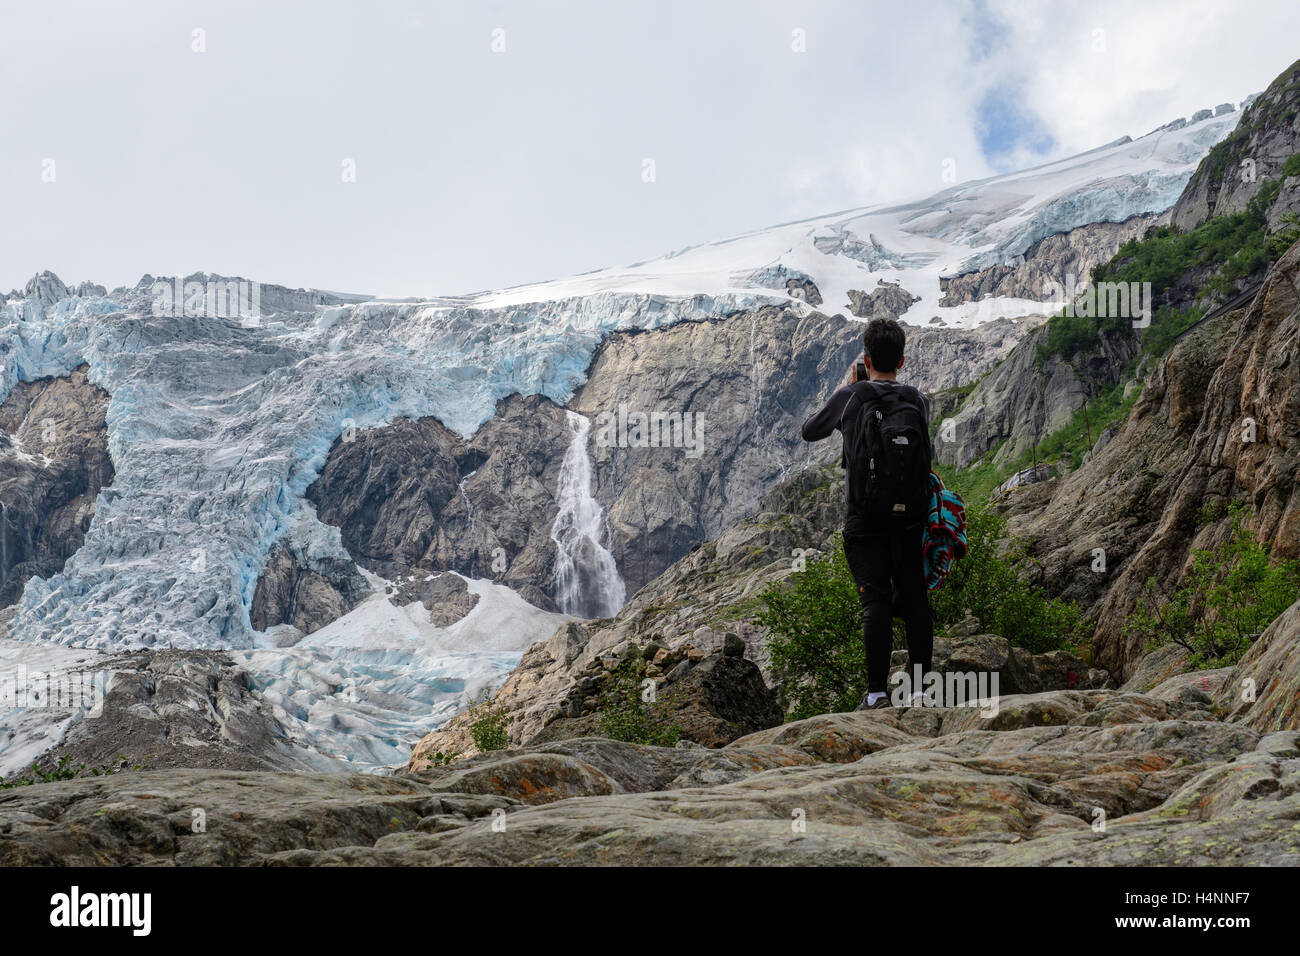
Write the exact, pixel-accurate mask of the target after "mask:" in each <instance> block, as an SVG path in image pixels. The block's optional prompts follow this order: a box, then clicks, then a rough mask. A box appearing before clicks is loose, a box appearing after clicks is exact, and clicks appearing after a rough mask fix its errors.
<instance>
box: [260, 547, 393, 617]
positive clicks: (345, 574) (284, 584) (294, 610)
mask: <svg viewBox="0 0 1300 956" xmlns="http://www.w3.org/2000/svg"><path fill="white" fill-rule="evenodd" d="M369 593H370V585H369V584H368V583H367V582H366V579H365V578H363V577H362V576H361V575H360V574H359V573H358V572H357V569H356V567H355V566H353V565H352V564H351V563H350V562H347V561H340V560H338V559H337V558H325V559H322V560H320V561H317V562H316V565H315V567H304V562H303V561H301V560H300V559H299V558H298V557H296V556H295V555H294V554H293V553H292V551H291V550H290V549H289V548H287V547H285V546H283V545H280V546H277V547H276V548H275V549H274V550H273V551H272V552H271V557H270V560H268V561H267V563H266V566H265V567H264V568H263V569H262V574H261V576H260V577H259V578H258V581H257V590H256V591H255V592H254V594H253V605H252V607H251V608H250V609H249V615H248V616H249V621H250V623H251V624H252V625H253V627H255V628H257V630H259V631H265V630H266V629H267V628H270V627H274V626H275V625H277V624H290V625H292V626H294V627H296V628H297V629H298V630H299V631H301V632H302V633H303V634H310V633H312V632H313V631H317V630H320V629H321V628H322V627H324V626H325V625H326V624H328V623H330V622H331V621H334V620H336V619H338V618H340V617H342V616H343V615H344V614H346V613H347V612H348V611H350V610H352V609H353V608H354V607H356V606H357V604H359V603H360V602H361V599H362V598H364V597H365V596H366V595H367V594H369Z"/></svg>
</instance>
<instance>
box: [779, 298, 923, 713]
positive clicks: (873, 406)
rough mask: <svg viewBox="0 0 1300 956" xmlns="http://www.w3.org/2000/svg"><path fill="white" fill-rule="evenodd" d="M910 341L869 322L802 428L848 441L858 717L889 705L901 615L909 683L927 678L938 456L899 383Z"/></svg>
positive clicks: (916, 406) (908, 389) (817, 436)
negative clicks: (861, 690)
mask: <svg viewBox="0 0 1300 956" xmlns="http://www.w3.org/2000/svg"><path fill="white" fill-rule="evenodd" d="M904 342H905V336H904V334H903V328H902V326H900V325H899V324H898V322H897V321H896V320H894V319H872V320H871V321H870V322H869V323H868V324H867V330H866V331H865V332H864V333H863V334H862V344H863V355H862V360H861V361H859V362H857V363H855V364H854V366H853V368H851V369H849V374H848V377H847V378H846V380H845V383H844V384H843V385H841V386H840V387H839V388H838V389H836V390H835V393H834V394H833V395H831V397H830V401H828V402H827V403H826V406H825V407H824V408H822V409H821V411H819V412H817V413H816V414H815V415H813V416H812V417H811V418H809V419H808V421H806V422H804V426H803V438H804V441H821V440H822V439H823V438H828V437H830V435H831V433H832V432H834V431H837V430H838V431H839V432H840V434H841V436H842V437H843V439H844V457H843V464H844V469H845V499H846V501H847V504H848V517H847V519H846V520H845V523H844V554H845V557H846V558H847V559H848V564H849V570H850V571H851V572H852V573H853V578H854V580H855V581H856V583H857V586H858V600H859V601H860V602H861V604H862V641H863V645H864V650H865V654H866V660H867V693H866V694H865V695H863V698H862V702H861V703H860V704H859V705H858V709H859V710H866V709H873V710H874V709H876V708H879V707H888V706H889V695H888V693H887V692H886V687H887V684H888V680H889V658H890V654H891V652H892V651H893V646H894V634H893V618H894V615H895V614H897V615H898V616H899V617H901V618H902V619H903V623H904V624H905V625H906V627H907V655H908V674H909V675H911V674H915V673H917V667H918V665H919V667H920V673H921V674H922V675H924V674H927V673H929V671H930V656H931V653H932V650H933V645H934V623H933V620H932V618H931V616H930V600H929V592H928V591H927V589H926V585H925V572H924V563H923V557H922V549H923V542H924V537H925V522H926V515H927V512H928V510H929V501H930V460H931V457H932V454H933V449H932V447H931V444H930V430H929V418H930V416H929V402H928V401H927V399H926V398H925V396H924V395H922V394H921V393H920V392H919V391H918V390H917V389H915V388H913V387H912V386H911V385H903V384H901V383H900V382H899V381H898V370H899V369H900V368H902V366H903V345H904ZM913 690H914V691H919V688H913ZM912 696H913V698H915V697H916V694H913V695H912Z"/></svg>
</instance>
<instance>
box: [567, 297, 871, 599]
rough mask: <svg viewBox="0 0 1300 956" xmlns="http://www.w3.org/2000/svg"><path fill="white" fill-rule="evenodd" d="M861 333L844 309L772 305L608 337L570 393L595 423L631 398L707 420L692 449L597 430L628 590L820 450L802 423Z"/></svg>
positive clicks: (726, 523) (616, 549)
mask: <svg viewBox="0 0 1300 956" xmlns="http://www.w3.org/2000/svg"><path fill="white" fill-rule="evenodd" d="M859 334H860V332H859V330H858V327H857V325H856V324H855V323H850V322H849V321H848V320H845V319H842V318H839V317H827V316H824V315H822V314H820V313H816V312H811V313H808V314H806V315H802V316H801V315H798V314H796V313H795V312H793V311H791V310H779V309H775V308H766V309H762V310H759V311H758V312H755V313H751V314H749V315H748V316H745V315H737V316H732V317H730V318H728V319H726V320H723V321H710V322H690V323H681V324H678V325H675V326H672V327H671V328H667V329H663V330H660V331H657V332H649V333H639V334H630V333H628V334H618V335H614V336H611V337H610V338H609V339H608V340H607V341H606V342H605V344H604V345H603V346H602V347H601V349H600V351H599V352H597V354H596V357H595V358H594V360H593V361H592V365H591V369H590V371H589V377H588V380H587V383H586V384H585V385H584V386H583V387H582V389H581V391H580V392H579V393H578V394H577V395H576V396H575V397H574V399H573V401H572V403H571V407H572V408H573V409H575V410H576V411H578V412H581V413H582V414H584V415H587V416H588V417H589V418H592V419H593V421H595V422H596V423H597V424H596V425H594V426H593V432H595V431H596V430H597V428H598V427H599V420H600V419H599V416H601V415H602V414H603V415H607V416H617V415H618V414H619V413H620V410H621V409H624V408H626V409H627V410H629V411H641V412H645V413H652V412H655V411H661V412H667V413H677V412H680V413H682V415H683V416H687V415H689V416H692V417H693V418H692V420H693V421H695V422H696V424H697V426H700V427H701V428H702V434H701V436H700V437H701V438H702V444H701V447H700V448H699V449H698V453H696V452H695V451H691V453H690V454H688V453H687V452H688V451H689V450H688V449H685V448H680V447H678V448H672V447H658V448H655V447H648V448H633V447H620V446H618V445H611V446H607V447H601V446H600V445H599V444H598V437H597V439H596V440H595V441H593V448H592V461H593V465H594V468H595V480H596V486H597V489H598V490H597V492H596V498H597V500H598V501H599V502H600V503H601V504H602V505H603V506H604V507H605V515H606V518H607V520H608V523H609V531H610V536H609V548H610V550H611V551H612V552H613V553H614V556H615V557H616V558H617V559H618V562H619V568H620V570H621V571H622V574H623V577H624V579H625V581H626V582H627V589H628V593H629V594H631V593H633V592H635V591H636V590H637V589H639V588H640V587H642V586H643V585H645V584H646V583H647V582H648V581H651V580H653V579H654V578H655V577H656V576H657V575H659V574H660V572H662V571H663V570H664V569H665V568H667V567H668V566H669V565H670V564H672V563H673V562H674V561H676V560H677V559H678V558H680V557H681V556H682V555H684V554H686V553H687V552H688V551H689V550H690V549H691V547H692V546H693V545H694V544H695V543H696V542H699V541H705V540H709V539H711V538H714V537H717V536H718V535H719V534H721V533H722V531H723V530H724V529H726V528H728V527H730V526H731V525H733V524H735V523H736V522H737V521H738V520H739V519H741V518H742V517H746V516H748V515H750V514H752V513H753V511H754V506H755V504H756V502H758V500H759V499H760V498H761V497H762V496H763V495H764V494H765V493H766V492H767V491H768V490H769V489H770V488H771V487H772V486H773V485H774V484H776V483H777V482H778V481H779V480H780V479H781V478H783V477H784V476H786V475H788V474H789V473H790V472H791V471H793V470H794V469H795V468H796V467H798V465H799V464H800V463H801V462H806V461H808V460H811V456H812V455H813V453H814V451H815V450H814V449H812V448H810V447H809V446H808V445H806V444H805V443H804V442H803V440H802V438H801V437H800V432H799V429H800V426H801V425H802V423H803V420H804V419H805V418H806V417H807V416H808V415H810V414H812V412H814V411H815V410H816V409H817V408H818V407H819V406H820V405H821V403H822V402H823V401H825V399H826V398H827V397H828V395H829V392H830V391H831V386H832V383H837V382H838V381H839V380H840V379H841V378H842V376H843V375H844V372H845V370H847V369H848V367H849V364H850V363H851V361H852V360H853V357H854V356H855V355H856V354H858V353H859V352H860V350H861V343H860V340H859V339H858V338H857V336H858V335H859ZM701 423H702V426H701ZM827 444H828V445H829V444H833V443H831V442H828V443H827Z"/></svg>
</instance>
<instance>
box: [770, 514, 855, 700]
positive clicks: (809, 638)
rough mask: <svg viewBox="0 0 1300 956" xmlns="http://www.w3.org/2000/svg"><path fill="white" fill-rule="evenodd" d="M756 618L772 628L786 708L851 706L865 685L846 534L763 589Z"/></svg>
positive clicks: (775, 662)
mask: <svg viewBox="0 0 1300 956" xmlns="http://www.w3.org/2000/svg"><path fill="white" fill-rule="evenodd" d="M759 599H760V601H761V602H762V608H761V610H760V611H759V613H758V616H757V619H758V622H759V623H760V624H761V625H762V626H764V627H766V628H767V629H768V632H769V633H768V638H767V646H768V652H769V654H770V655H771V661H772V670H773V672H774V673H775V674H776V675H777V676H778V678H779V679H780V681H781V684H782V686H783V688H784V692H785V699H786V714H787V717H788V718H789V719H790V720H802V719H803V718H805V717H812V716H815V715H816V714H826V713H839V712H842V711H846V710H852V709H853V708H854V707H856V706H857V705H858V702H859V701H860V700H861V699H862V695H863V693H864V692H865V691H866V689H867V664H866V658H865V657H864V656H863V648H862V610H861V605H859V603H858V589H857V585H856V584H854V583H853V575H852V574H851V573H850V572H849V565H848V561H847V559H846V558H845V557H844V545H843V540H842V539H841V538H840V537H839V536H838V535H837V536H835V537H834V538H832V539H830V543H829V544H828V545H827V550H826V553H825V554H824V555H823V556H822V557H821V558H818V559H816V560H813V561H809V562H808V564H807V565H806V566H805V568H804V570H803V571H799V572H796V573H795V574H794V575H793V576H792V580H791V582H790V584H789V586H782V585H781V584H773V585H770V586H769V587H767V588H766V589H764V590H763V592H762V593H761V594H760V595H759Z"/></svg>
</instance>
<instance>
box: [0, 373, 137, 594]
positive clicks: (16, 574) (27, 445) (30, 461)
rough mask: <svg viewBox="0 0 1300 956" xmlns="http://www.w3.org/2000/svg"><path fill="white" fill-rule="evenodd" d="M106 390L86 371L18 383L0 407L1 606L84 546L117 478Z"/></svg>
mask: <svg viewBox="0 0 1300 956" xmlns="http://www.w3.org/2000/svg"><path fill="white" fill-rule="evenodd" d="M107 410H108V393H107V392H105V391H104V390H103V389H100V388H98V387H97V386H95V385H93V384H91V383H90V381H89V379H88V378H87V369H86V368H85V367H84V366H82V367H81V368H77V369H74V370H73V372H72V374H70V375H67V376H64V377H59V378H40V379H35V380H32V381H27V382H20V383H19V384H18V385H16V386H15V387H14V388H13V389H12V390H11V391H10V393H9V395H8V396H6V398H5V400H4V402H3V403H0V608H3V607H6V606H8V605H10V604H13V603H14V602H15V601H16V600H18V597H19V595H21V594H22V591H23V585H24V584H25V583H26V581H27V579H28V578H30V577H32V576H34V575H35V576H40V577H49V576H51V575H53V574H56V573H57V572H59V571H61V570H62V569H63V565H64V562H66V561H67V559H68V558H69V557H70V556H71V555H72V554H73V553H74V552H75V551H76V550H77V549H78V548H80V547H81V544H82V542H83V541H84V540H85V536H86V530H87V529H88V528H89V527H90V521H91V518H92V517H93V516H94V514H95V501H96V498H97V496H98V495H99V492H100V489H101V488H106V487H107V486H109V485H111V484H112V481H113V462H112V459H111V458H110V457H109V453H108V429H107V427H106V425H105V420H104V419H105V415H106V413H107Z"/></svg>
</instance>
